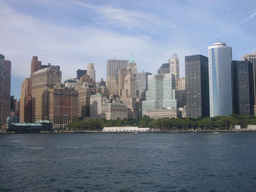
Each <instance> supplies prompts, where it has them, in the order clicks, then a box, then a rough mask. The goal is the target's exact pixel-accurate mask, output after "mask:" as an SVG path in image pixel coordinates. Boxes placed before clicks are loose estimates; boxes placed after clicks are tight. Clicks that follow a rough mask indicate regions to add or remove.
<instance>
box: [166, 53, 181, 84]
mask: <svg viewBox="0 0 256 192" xmlns="http://www.w3.org/2000/svg"><path fill="white" fill-rule="evenodd" d="M168 63H169V64H170V73H171V74H174V75H175V80H178V79H179V78H180V75H179V74H180V69H179V58H178V57H177V54H173V56H172V58H171V59H169V62H168Z"/></svg>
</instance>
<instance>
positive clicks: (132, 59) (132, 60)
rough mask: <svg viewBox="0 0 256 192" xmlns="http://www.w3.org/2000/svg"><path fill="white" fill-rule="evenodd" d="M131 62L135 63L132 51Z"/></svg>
mask: <svg viewBox="0 0 256 192" xmlns="http://www.w3.org/2000/svg"><path fill="white" fill-rule="evenodd" d="M129 63H135V61H134V58H133V54H132V52H131V57H130V59H129Z"/></svg>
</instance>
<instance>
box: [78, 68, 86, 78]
mask: <svg viewBox="0 0 256 192" xmlns="http://www.w3.org/2000/svg"><path fill="white" fill-rule="evenodd" d="M85 74H87V70H82V69H78V70H77V71H76V78H77V79H80V77H82V76H83V75H85Z"/></svg>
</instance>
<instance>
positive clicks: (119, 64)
mask: <svg viewBox="0 0 256 192" xmlns="http://www.w3.org/2000/svg"><path fill="white" fill-rule="evenodd" d="M128 62H129V61H128V60H115V59H114V60H111V59H109V60H107V79H108V78H109V77H114V78H115V80H116V84H117V85H118V70H119V69H126V68H127V63H128Z"/></svg>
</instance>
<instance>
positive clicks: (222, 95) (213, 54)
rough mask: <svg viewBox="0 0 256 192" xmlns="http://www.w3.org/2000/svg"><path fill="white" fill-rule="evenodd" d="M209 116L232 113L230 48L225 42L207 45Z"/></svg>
mask: <svg viewBox="0 0 256 192" xmlns="http://www.w3.org/2000/svg"><path fill="white" fill-rule="evenodd" d="M208 57H209V94H210V117H215V116H222V115H227V116H229V115H231V114H232V111H233V109H232V83H231V62H232V49H231V47H229V46H226V44H225V43H222V42H218V43H214V45H213V46H209V47H208Z"/></svg>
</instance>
